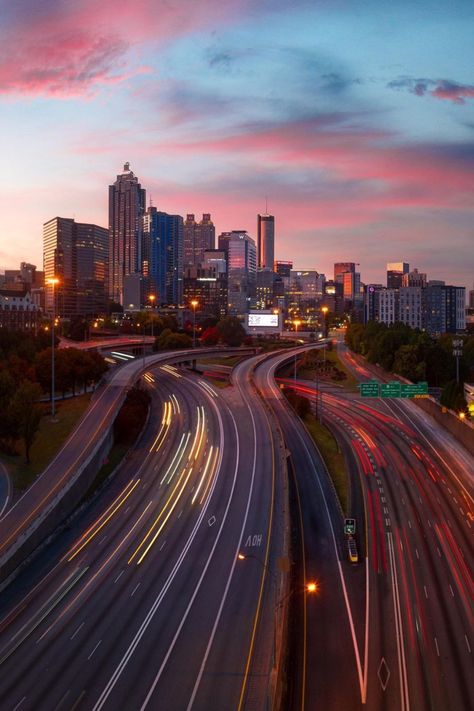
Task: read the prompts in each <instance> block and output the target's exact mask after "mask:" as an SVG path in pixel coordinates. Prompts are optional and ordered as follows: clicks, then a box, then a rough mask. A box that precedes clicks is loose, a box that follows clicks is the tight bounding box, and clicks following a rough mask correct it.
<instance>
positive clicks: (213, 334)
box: [201, 326, 220, 346]
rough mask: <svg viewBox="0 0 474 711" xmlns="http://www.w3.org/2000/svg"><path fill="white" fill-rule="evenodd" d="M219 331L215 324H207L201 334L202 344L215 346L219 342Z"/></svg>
mask: <svg viewBox="0 0 474 711" xmlns="http://www.w3.org/2000/svg"><path fill="white" fill-rule="evenodd" d="M219 338H220V333H219V329H218V328H217V327H216V326H209V328H206V330H205V331H204V332H203V334H202V336H201V343H202V344H203V345H204V346H215V345H216V344H217V343H219Z"/></svg>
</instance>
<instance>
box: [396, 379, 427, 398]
mask: <svg viewBox="0 0 474 711" xmlns="http://www.w3.org/2000/svg"><path fill="white" fill-rule="evenodd" d="M427 395H428V383H426V382H424V381H422V382H420V383H402V384H401V389H400V397H423V396H427Z"/></svg>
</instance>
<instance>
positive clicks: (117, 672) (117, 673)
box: [92, 400, 240, 711]
mask: <svg viewBox="0 0 474 711" xmlns="http://www.w3.org/2000/svg"><path fill="white" fill-rule="evenodd" d="M210 402H211V404H212V405H213V407H214V410H215V413H216V416H217V419H218V423H219V438H220V441H221V442H222V443H223V444H222V447H221V448H220V451H219V462H218V467H217V474H216V476H215V477H214V480H213V482H212V486H211V488H210V490H209V495H208V498H207V501H206V504H205V505H204V507H203V508H202V509H201V511H200V514H199V517H198V519H197V521H196V523H195V525H194V528H193V530H192V531H191V533H190V535H189V538H188V540H187V541H186V543H185V545H184V547H183V549H182V551H181V553H180V554H179V556H178V559H177V561H176V563H175V564H174V566H173V569H172V570H171V573H170V574H169V576H168V578H167V580H166V582H165V584H164V586H163V587H162V589H161V591H160V592H159V594H158V595H157V597H156V598H155V600H154V602H153V604H152V605H151V607H150V608H149V610H148V612H147V614H146V615H145V618H144V620H143V622H142V623H141V625H140V627H139V628H138V630H137V632H136V634H135V636H134V638H133V640H132V641H131V643H130V644H129V646H128V647H127V650H126V651H125V653H124V655H123V656H122V658H121V660H120V662H119V663H118V665H117V666H116V667H115V669H114V671H113V673H112V676H111V677H110V679H109V681H108V682H107V684H106V686H105V688H104V689H103V691H102V693H101V694H100V696H99V698H98V700H97V701H96V703H95V705H94V707H93V709H92V711H100V709H102V708H103V706H104V704H105V703H106V701H107V699H108V698H109V696H110V694H111V693H112V690H113V689H114V687H115V686H116V684H117V682H118V680H119V678H120V677H121V675H122V673H123V671H124V669H125V667H126V666H127V664H128V662H129V661H130V658H131V657H132V655H133V653H134V652H135V650H136V648H137V647H138V644H139V643H140V640H141V638H142V637H143V635H144V634H145V632H146V630H147V628H148V627H149V625H150V624H151V622H152V620H153V617H154V616H155V614H156V611H157V610H158V608H159V606H160V605H161V603H162V601H163V599H164V597H165V595H166V593H167V591H168V589H169V588H170V586H171V584H172V582H173V580H174V578H175V577H176V575H177V573H178V571H179V569H180V567H181V565H182V563H183V561H184V559H185V558H186V555H187V553H188V551H189V549H190V547H191V545H192V543H193V541H194V539H195V538H196V535H197V533H198V530H199V528H200V526H201V523H202V521H203V520H204V517H205V516H206V513H207V509H208V507H209V505H210V501H211V497H212V494H213V493H214V490H215V487H216V485H217V481H218V478H219V472H220V470H221V467H222V459H223V451H224V441H225V437H224V428H223V422H222V417H221V414H220V412H219V410H218V408H217V406H216V405H215V403H214V402H213V401H212V400H210ZM228 412H229V414H230V417H231V418H232V421H233V425H234V430H235V434H236V436H237V451H236V465H235V470H234V476H233V480H232V487H231V491H230V494H229V498H228V501H227V505H226V509H225V511H224V515H223V518H222V521H221V524H220V527H219V530H218V532H217V534H216V538H215V541H214V544H213V546H212V549H211V551H210V553H209V556H208V559H207V561H206V564H205V566H204V569H203V571H202V573H201V577H200V578H199V580H198V582H197V585H196V587H195V588H194V592H193V595H192V597H191V600H190V602H189V605H188V607H187V610H186V612H185V614H184V616H183V618H182V620H181V623H180V626H179V629H178V630H177V632H176V635H175V638H176V639H177V637H178V635H179V633H180V631H181V629H182V627H183V625H184V623H185V621H186V618H187V616H188V614H189V610H190V609H191V607H192V605H193V603H194V600H195V598H196V596H197V594H198V592H199V589H200V587H201V585H202V581H203V579H204V577H205V575H206V573H207V570H208V568H209V565H210V562H211V559H212V557H213V555H214V551H215V549H216V548H217V545H218V543H219V541H220V538H221V534H222V531H223V528H224V525H225V523H226V520H227V516H228V512H229V509H230V505H231V502H232V499H233V495H234V491H235V487H236V483H237V471H238V466H239V459H240V450H239V441H238V430H237V423H236V422H235V418H234V416H233V414H232V412H231V411H230V410H228ZM171 652H172V646H170V648H169V649H168V653H167V655H166V658H165V660H164V661H163V664H162V669H163V668H164V666H165V664H166V663H167V661H168V658H169V656H170V654H171ZM159 674H161V671H159Z"/></svg>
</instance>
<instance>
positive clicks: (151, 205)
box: [150, 195, 153, 207]
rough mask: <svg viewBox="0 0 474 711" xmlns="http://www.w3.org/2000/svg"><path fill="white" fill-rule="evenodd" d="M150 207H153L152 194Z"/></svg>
mask: <svg viewBox="0 0 474 711" xmlns="http://www.w3.org/2000/svg"><path fill="white" fill-rule="evenodd" d="M150 207H153V198H152V196H151V195H150Z"/></svg>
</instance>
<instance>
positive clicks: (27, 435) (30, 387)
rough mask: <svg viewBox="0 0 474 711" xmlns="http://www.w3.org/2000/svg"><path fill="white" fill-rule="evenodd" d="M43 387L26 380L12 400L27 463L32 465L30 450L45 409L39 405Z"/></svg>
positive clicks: (12, 409) (12, 407) (12, 408)
mask: <svg viewBox="0 0 474 711" xmlns="http://www.w3.org/2000/svg"><path fill="white" fill-rule="evenodd" d="M41 394H42V392H41V387H40V386H39V385H38V383H32V382H30V381H29V380H24V381H23V382H22V383H20V385H19V387H18V388H17V390H16V392H15V395H14V396H13V398H12V400H11V404H10V407H11V411H12V413H13V414H14V417H15V418H16V421H17V423H18V432H19V435H20V437H21V438H22V440H23V443H24V445H25V456H26V463H27V464H29V463H30V450H31V446H32V444H33V442H34V440H35V437H36V434H37V432H38V429H39V425H40V421H41V417H42V416H43V407H42V406H41V404H40V403H39V399H40V397H41Z"/></svg>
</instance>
